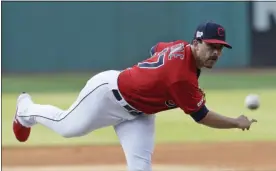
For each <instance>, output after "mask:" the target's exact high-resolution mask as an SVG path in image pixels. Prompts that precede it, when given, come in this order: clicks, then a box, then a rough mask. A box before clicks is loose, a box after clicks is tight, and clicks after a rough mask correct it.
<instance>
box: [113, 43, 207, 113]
mask: <svg viewBox="0 0 276 171" xmlns="http://www.w3.org/2000/svg"><path fill="white" fill-rule="evenodd" d="M154 50H155V54H154V55H153V56H152V57H151V58H149V59H146V60H145V61H143V62H141V63H138V64H137V65H134V66H133V67H131V68H128V69H126V70H124V71H122V72H121V73H120V75H119V78H118V88H119V91H120V92H121V94H122V96H123V97H124V99H125V100H126V101H127V102H128V103H129V104H130V105H132V106H133V107H134V108H136V109H137V110H140V111H142V112H144V113H145V114H155V113H158V112H161V111H165V110H168V109H172V108H176V107H180V108H181V109H182V110H183V111H184V112H185V113H187V114H191V113H193V112H197V111H198V110H199V109H200V108H201V107H202V106H203V105H204V104H205V99H204V96H203V94H202V92H201V91H200V89H199V86H198V75H197V67H196V63H195V59H194V57H193V55H192V51H191V47H190V45H189V44H188V43H187V42H184V41H182V40H178V41H174V42H168V43H165V42H160V43H158V44H157V45H156V46H155V49H154Z"/></svg>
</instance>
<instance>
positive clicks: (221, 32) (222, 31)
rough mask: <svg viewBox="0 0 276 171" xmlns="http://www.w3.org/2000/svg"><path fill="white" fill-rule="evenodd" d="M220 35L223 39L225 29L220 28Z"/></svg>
mask: <svg viewBox="0 0 276 171" xmlns="http://www.w3.org/2000/svg"><path fill="white" fill-rule="evenodd" d="M218 35H219V36H221V37H222V36H224V28H222V27H219V28H218Z"/></svg>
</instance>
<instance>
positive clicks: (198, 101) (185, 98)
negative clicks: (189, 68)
mask: <svg viewBox="0 0 276 171" xmlns="http://www.w3.org/2000/svg"><path fill="white" fill-rule="evenodd" d="M169 92H170V95H171V98H172V100H173V101H174V102H175V104H176V105H177V106H178V107H180V108H181V109H182V110H183V111H184V112H185V113H186V114H192V113H194V112H197V111H198V110H199V109H200V108H201V107H202V106H204V105H205V98H204V94H203V92H202V91H201V90H200V88H199V87H198V83H197V81H192V80H185V81H179V82H175V83H173V84H172V85H171V86H169Z"/></svg>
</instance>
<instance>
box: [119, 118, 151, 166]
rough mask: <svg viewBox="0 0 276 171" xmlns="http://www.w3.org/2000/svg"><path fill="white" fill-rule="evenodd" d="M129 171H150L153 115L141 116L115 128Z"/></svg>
mask: <svg viewBox="0 0 276 171" xmlns="http://www.w3.org/2000/svg"><path fill="white" fill-rule="evenodd" d="M115 131H116V133H117V135H118V137H119V139H120V143H121V145H122V147H123V150H124V153H125V157H126V161H127V165H128V170H129V171H151V169H152V168H151V157H152V154H153V150H154V139H155V115H147V116H141V117H138V118H136V119H134V120H131V121H126V122H123V123H120V124H119V125H116V126H115Z"/></svg>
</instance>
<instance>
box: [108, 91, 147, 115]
mask: <svg viewBox="0 0 276 171" xmlns="http://www.w3.org/2000/svg"><path fill="white" fill-rule="evenodd" d="M112 92H113V95H114V96H115V98H116V100H118V101H121V100H122V99H123V98H122V96H121V95H120V93H119V91H118V90H114V89H113V90H112ZM123 107H124V108H125V109H126V110H127V111H128V112H129V113H130V114H131V115H134V116H137V115H141V114H143V112H141V111H138V110H136V109H134V108H133V107H131V106H130V105H128V104H127V105H125V106H123Z"/></svg>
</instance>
